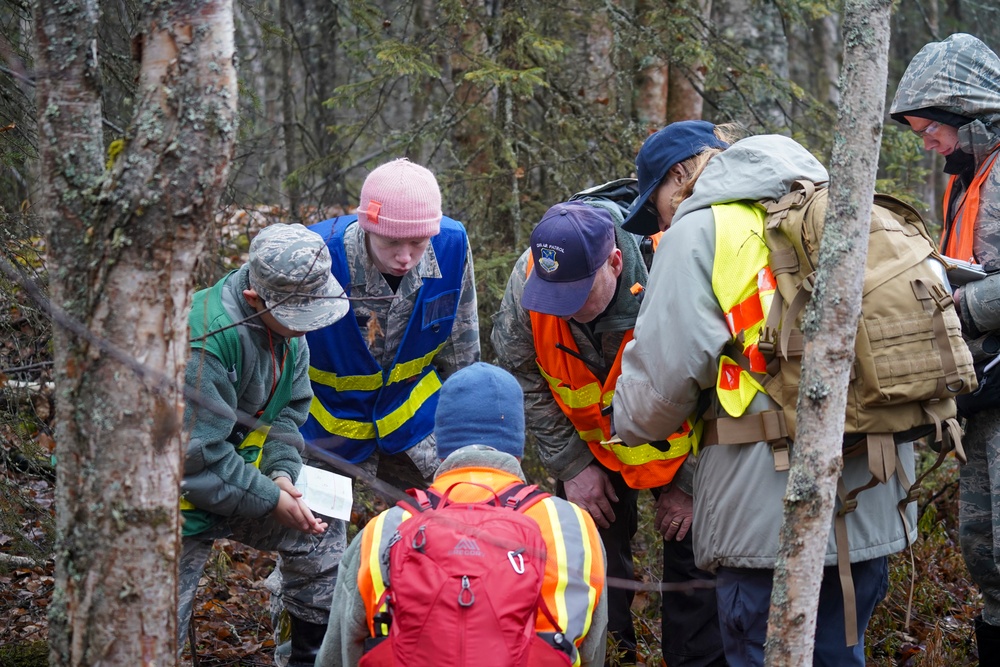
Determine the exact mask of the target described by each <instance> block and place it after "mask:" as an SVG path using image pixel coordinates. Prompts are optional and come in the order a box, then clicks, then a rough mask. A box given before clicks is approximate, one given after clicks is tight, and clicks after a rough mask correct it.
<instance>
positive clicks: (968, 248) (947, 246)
mask: <svg viewBox="0 0 1000 667" xmlns="http://www.w3.org/2000/svg"><path fill="white" fill-rule="evenodd" d="M998 154H1000V150H998V151H995V152H994V153H993V155H991V156H990V157H989V159H987V160H986V161H985V162H983V164H982V166H981V167H980V168H979V170H978V171H977V172H976V176H975V178H974V179H973V180H972V183H971V184H970V185H969V188H968V189H967V190H966V191H965V192H963V193H962V196H961V198H960V199H959V200H958V204H957V205H956V206H955V215H954V216H949V215H948V209H949V204H950V203H951V190H952V187H953V186H954V185H955V180H956V179H957V178H958V176H956V175H952V177H951V178H949V179H948V185H947V186H946V187H945V190H944V202H943V204H944V217H943V218H942V219H943V220H944V227H943V228H942V229H941V243H940V246H941V253H942V254H944V255H945V256H947V257H951V258H952V259H960V260H962V261H964V262H975V261H976V258H975V254H974V252H973V250H974V248H973V246H974V245H975V233H976V220H978V219H979V190H980V188H982V186H983V183H985V182H986V179H987V178H989V175H990V171H991V170H992V169H993V163H994V162H996V159H997V155H998Z"/></svg>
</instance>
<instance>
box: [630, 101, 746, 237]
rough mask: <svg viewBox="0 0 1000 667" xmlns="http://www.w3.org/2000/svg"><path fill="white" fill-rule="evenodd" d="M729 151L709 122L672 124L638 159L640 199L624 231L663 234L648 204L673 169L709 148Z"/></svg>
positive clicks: (650, 141)
mask: <svg viewBox="0 0 1000 667" xmlns="http://www.w3.org/2000/svg"><path fill="white" fill-rule="evenodd" d="M728 147H729V144H727V143H726V142H725V141H722V140H721V139H719V138H718V137H716V136H715V125H713V124H712V123H709V122H708V121H706V120H682V121H679V122H677V123H671V124H670V125H667V126H666V127H665V128H663V129H662V130H660V131H659V132H657V133H655V134H653V135H652V136H650V137H649V138H648V139H646V141H645V142H644V143H643V144H642V148H640V149H639V154H638V155H636V156H635V169H636V171H637V172H638V175H639V193H640V194H639V198H638V199H636V200H635V201H634V202H633V203H632V208H631V209H629V214H628V217H627V218H626V219H625V224H623V225H622V229H624V230H625V231H627V232H632V233H633V234H642V235H643V236H650V235H652V234H655V233H657V232H658V231H660V226H659V224H658V223H657V220H656V215H655V214H654V213H653V212H652V211H650V210H648V209H647V208H646V202H647V201H649V196H650V195H651V194H653V190H655V189H656V186H657V185H659V184H660V182H661V181H662V180H663V177H664V176H666V175H667V172H668V171H670V168H671V167H673V166H674V165H675V164H677V163H678V162H683V161H684V160H687V159H688V158H691V157H694V156H695V155H697V154H698V153H700V152H702V151H703V150H705V149H706V148H728Z"/></svg>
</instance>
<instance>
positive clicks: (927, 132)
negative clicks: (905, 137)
mask: <svg viewBox="0 0 1000 667" xmlns="http://www.w3.org/2000/svg"><path fill="white" fill-rule="evenodd" d="M940 129H941V123H938V122H937V121H934V122H933V123H931V124H930V125H928V126H927V127H925V128H924V129H922V130H913V133H914V134H915V135H917V136H918V137H920V138H921V139H923V138H924V137H927V136H933V135H935V134H937V131H938V130H940Z"/></svg>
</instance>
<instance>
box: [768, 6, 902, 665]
mask: <svg viewBox="0 0 1000 667" xmlns="http://www.w3.org/2000/svg"><path fill="white" fill-rule="evenodd" d="M891 7H892V2H891V0H847V2H846V4H845V11H844V18H843V29H844V39H843V43H844V73H845V75H844V84H843V90H842V91H841V105H840V110H839V114H838V118H837V130H836V137H835V140H834V149H833V155H832V157H831V159H830V165H831V169H830V172H831V173H830V203H829V209H828V211H827V215H826V220H825V223H824V232H823V238H822V240H821V241H820V256H819V269H818V276H817V285H816V290H815V292H814V295H813V299H812V300H811V301H810V304H809V307H808V311H807V313H806V316H805V317H804V318H803V321H804V322H812V323H814V324H813V325H812V326H804V327H803V333H804V335H805V350H804V355H803V362H802V379H801V382H800V385H799V403H798V411H797V417H796V418H797V422H798V427H797V436H796V440H795V446H794V447H793V450H792V452H793V453H792V461H791V471H790V473H789V478H788V489H787V491H786V494H785V518H784V522H783V523H782V526H781V536H780V547H779V550H778V560H777V563H776V565H775V572H774V588H773V591H772V594H771V613H770V617H769V619H768V632H767V642H766V644H765V646H766V651H765V664H766V665H768V667H777V666H788V667H792V666H801V665H811V664H812V656H813V645H814V641H813V640H814V637H815V634H816V614H817V607H818V603H819V590H820V583H821V581H822V578H823V560H824V557H825V555H826V544H827V540H828V537H829V533H830V521H831V517H832V516H833V510H834V497H835V494H836V486H837V478H838V476H839V474H840V471H841V469H842V465H843V460H842V457H841V448H842V443H843V435H844V413H845V411H846V406H847V385H848V381H849V378H850V369H851V364H853V362H854V358H853V354H849V353H847V354H845V351H847V350H851V351H853V350H854V339H855V336H856V334H857V327H858V318H859V316H860V313H861V286H862V282H863V280H864V273H865V263H866V260H867V257H868V244H867V239H868V233H867V232H868V226H869V224H870V221H871V202H872V196H873V195H874V192H875V174H876V170H877V167H878V153H879V144H880V142H881V137H882V116H883V112H884V108H885V99H884V97H883V96H882V95H881V94H879V95H872V94H871V91H873V90H874V91H881V90H885V84H886V77H887V73H888V53H889V16H890V12H891Z"/></svg>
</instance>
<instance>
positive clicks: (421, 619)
mask: <svg viewBox="0 0 1000 667" xmlns="http://www.w3.org/2000/svg"><path fill="white" fill-rule="evenodd" d="M434 430H435V434H436V441H437V452H438V456H439V457H440V459H442V463H441V466H440V468H439V469H438V471H437V474H436V475H435V479H434V483H433V484H432V485H431V488H430V490H429V491H428V492H427V493H423V492H420V491H417V490H414V492H413V495H414V498H415V502H414V504H406V505H402V504H401V505H397V506H396V507H393V508H391V509H389V510H386V511H385V512H383V513H382V514H380V515H379V516H378V517H376V518H375V519H373V520H372V521H370V522H369V523H368V525H367V526H365V528H364V530H363V531H362V532H361V533H360V534H359V535H358V536H357V537H356V538H355V539H354V540H353V541H352V542H351V544H350V546H349V547H348V549H347V551H346V552H345V553H344V558H343V560H342V561H341V564H340V576H339V578H338V580H337V587H336V590H335V591H334V596H333V606H332V612H331V615H330V624H329V627H328V629H327V633H326V638H325V639H324V641H323V646H322V648H321V650H320V653H319V656H318V658H317V660H316V666H317V667H340V666H344V667H346V666H353V665H358V664H359V663H360V664H361V665H364V666H368V665H387V664H393V661H395V664H406V665H438V664H449V665H470V666H471V665H475V666H476V667H479V666H488V665H545V664H552V665H558V664H562V665H566V664H569V665H582V666H584V667H597V666H599V665H601V664H603V662H604V652H605V636H604V633H605V626H606V624H607V604H606V601H605V592H604V554H603V549H602V547H601V542H600V538H599V537H598V535H597V529H596V527H595V525H594V523H593V520H592V519H591V518H590V516H589V515H588V514H586V513H585V512H583V511H582V510H581V509H580V508H579V507H577V506H575V505H573V504H572V503H569V502H567V501H565V500H561V499H559V498H556V497H553V496H550V495H548V494H546V493H542V492H539V491H538V490H537V489H536V488H535V487H533V486H526V485H525V484H524V480H525V477H524V473H523V472H522V470H521V466H520V462H519V459H520V458H521V456H522V454H523V451H524V407H523V397H522V394H521V388H520V386H519V385H518V383H517V381H516V380H515V379H514V378H513V377H512V376H511V375H510V374H509V373H507V372H506V371H504V370H502V369H500V368H498V367H496V366H491V365H489V364H485V363H482V362H478V363H475V364H473V365H471V366H468V367H466V368H464V369H462V370H459V371H458V372H456V373H455V374H454V375H452V376H451V377H450V378H448V380H446V381H445V382H444V384H443V385H442V387H441V391H440V397H439V399H438V405H437V410H436V413H435V426H434ZM432 501H433V502H432ZM417 507H420V508H422V509H423V511H418V510H417ZM456 510H457V512H456ZM479 520H483V521H485V523H477V521H479ZM485 526H492V528H486V527H485ZM497 550H499V551H498V554H496V555H495V554H494V552H496V551H497ZM487 572H488V576H487V574H486V573H487ZM459 575H461V576H459ZM491 610H495V612H494V611H491ZM494 613H495V615H494Z"/></svg>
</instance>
